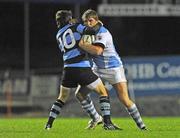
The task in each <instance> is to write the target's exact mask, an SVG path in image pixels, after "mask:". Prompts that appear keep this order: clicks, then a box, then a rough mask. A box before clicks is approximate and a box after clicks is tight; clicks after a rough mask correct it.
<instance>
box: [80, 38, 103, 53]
mask: <svg viewBox="0 0 180 138" xmlns="http://www.w3.org/2000/svg"><path fill="white" fill-rule="evenodd" d="M79 47H80V48H82V49H83V50H85V51H86V52H88V53H90V54H92V55H101V54H102V53H103V51H104V45H103V44H101V43H95V44H90V43H89V42H86V41H84V39H81V40H80V42H79Z"/></svg>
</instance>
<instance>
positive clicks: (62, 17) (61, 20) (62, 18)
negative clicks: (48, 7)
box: [56, 10, 72, 28]
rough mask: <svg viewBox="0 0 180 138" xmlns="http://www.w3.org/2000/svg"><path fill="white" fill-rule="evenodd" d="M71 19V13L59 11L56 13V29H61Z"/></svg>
mask: <svg viewBox="0 0 180 138" xmlns="http://www.w3.org/2000/svg"><path fill="white" fill-rule="evenodd" d="M71 19H72V12H71V11H68V10H59V11H57V12H56V24H57V27H58V28H59V27H63V26H65V25H66V24H68V23H69V21H70V20H71Z"/></svg>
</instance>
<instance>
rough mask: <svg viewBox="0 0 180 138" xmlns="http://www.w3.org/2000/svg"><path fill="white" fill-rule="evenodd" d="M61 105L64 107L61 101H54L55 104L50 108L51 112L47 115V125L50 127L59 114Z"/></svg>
mask: <svg viewBox="0 0 180 138" xmlns="http://www.w3.org/2000/svg"><path fill="white" fill-rule="evenodd" d="M63 105H64V102H62V101H61V100H56V102H55V103H54V104H53V105H52V107H51V111H50V113H49V119H48V123H47V124H49V125H50V126H52V124H53V122H54V120H55V119H56V117H57V116H58V114H59V113H60V110H61V108H62V107H63Z"/></svg>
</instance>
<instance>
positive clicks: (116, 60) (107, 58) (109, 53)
mask: <svg viewBox="0 0 180 138" xmlns="http://www.w3.org/2000/svg"><path fill="white" fill-rule="evenodd" d="M93 43H94V44H101V45H103V46H104V51H103V53H102V54H101V55H93V56H92V58H93V61H94V62H95V64H96V66H97V67H98V68H114V67H119V66H122V61H121V59H120V57H119V55H118V53H117V52H116V49H115V46H114V43H113V38H112V35H111V33H110V32H109V31H108V29H106V28H105V27H104V26H101V28H100V29H99V32H98V33H97V34H96V39H95V41H94V42H93Z"/></svg>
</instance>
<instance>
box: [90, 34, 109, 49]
mask: <svg viewBox="0 0 180 138" xmlns="http://www.w3.org/2000/svg"><path fill="white" fill-rule="evenodd" d="M95 37H96V38H95V41H94V42H93V44H94V45H99V46H101V47H102V48H105V46H106V43H107V40H108V39H107V36H106V34H105V33H98V34H96V36H95Z"/></svg>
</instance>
